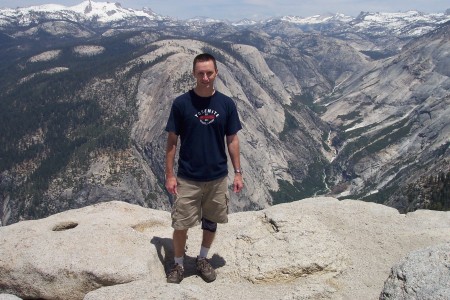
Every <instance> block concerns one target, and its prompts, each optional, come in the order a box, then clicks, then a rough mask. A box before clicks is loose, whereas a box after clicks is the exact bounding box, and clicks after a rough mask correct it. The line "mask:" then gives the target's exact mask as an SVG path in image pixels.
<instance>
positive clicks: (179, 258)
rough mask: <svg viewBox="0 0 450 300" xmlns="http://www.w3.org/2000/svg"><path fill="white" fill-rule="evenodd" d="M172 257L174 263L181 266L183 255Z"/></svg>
mask: <svg viewBox="0 0 450 300" xmlns="http://www.w3.org/2000/svg"><path fill="white" fill-rule="evenodd" d="M174 259H175V264H178V265H180V266H182V267H183V263H184V256H182V257H175V258H174Z"/></svg>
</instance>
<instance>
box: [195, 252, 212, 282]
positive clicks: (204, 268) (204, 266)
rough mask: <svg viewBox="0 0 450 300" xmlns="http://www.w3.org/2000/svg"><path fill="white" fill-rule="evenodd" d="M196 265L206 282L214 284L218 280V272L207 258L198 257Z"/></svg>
mask: <svg viewBox="0 0 450 300" xmlns="http://www.w3.org/2000/svg"><path fill="white" fill-rule="evenodd" d="M196 264H197V271H198V272H199V273H200V276H201V277H202V278H203V280H204V281H206V282H212V281H214V280H216V271H214V268H213V267H212V266H211V265H210V263H209V262H208V260H207V259H206V258H205V257H197V260H196Z"/></svg>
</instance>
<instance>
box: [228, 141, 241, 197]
mask: <svg viewBox="0 0 450 300" xmlns="http://www.w3.org/2000/svg"><path fill="white" fill-rule="evenodd" d="M227 147H228V154H230V159H231V163H232V164H233V168H234V169H235V170H237V169H240V168H241V160H240V152H239V138H238V136H237V134H233V135H227ZM243 187H244V182H243V180H242V174H241V173H234V180H233V191H234V192H235V193H239V192H240V191H241V190H242V188H243Z"/></svg>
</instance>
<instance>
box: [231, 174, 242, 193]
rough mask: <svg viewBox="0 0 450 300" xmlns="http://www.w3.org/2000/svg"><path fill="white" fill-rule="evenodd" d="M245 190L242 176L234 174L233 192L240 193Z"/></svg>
mask: <svg viewBox="0 0 450 300" xmlns="http://www.w3.org/2000/svg"><path fill="white" fill-rule="evenodd" d="M243 188H244V182H243V181H242V174H239V173H236V174H234V180H233V192H235V193H239V192H240V191H242V189H243Z"/></svg>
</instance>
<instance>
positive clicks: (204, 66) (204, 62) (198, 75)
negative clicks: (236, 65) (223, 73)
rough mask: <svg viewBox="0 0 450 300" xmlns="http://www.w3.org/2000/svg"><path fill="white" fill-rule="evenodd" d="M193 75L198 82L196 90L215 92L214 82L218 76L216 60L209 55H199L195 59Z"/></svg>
mask: <svg viewBox="0 0 450 300" xmlns="http://www.w3.org/2000/svg"><path fill="white" fill-rule="evenodd" d="M192 73H193V75H194V77H195V80H196V81H197V86H196V90H197V91H198V92H199V91H200V90H199V89H201V90H202V89H206V90H209V91H213V90H214V80H215V79H216V76H217V74H218V70H217V64H216V59H215V58H214V56H212V55H211V54H208V53H203V54H199V55H197V56H196V57H195V58H194V64H193V70H192Z"/></svg>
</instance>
